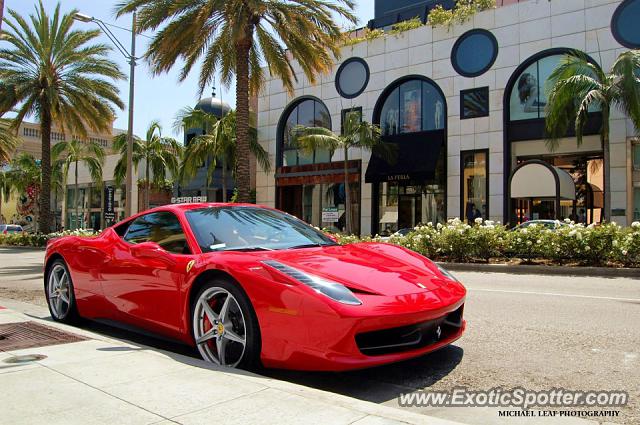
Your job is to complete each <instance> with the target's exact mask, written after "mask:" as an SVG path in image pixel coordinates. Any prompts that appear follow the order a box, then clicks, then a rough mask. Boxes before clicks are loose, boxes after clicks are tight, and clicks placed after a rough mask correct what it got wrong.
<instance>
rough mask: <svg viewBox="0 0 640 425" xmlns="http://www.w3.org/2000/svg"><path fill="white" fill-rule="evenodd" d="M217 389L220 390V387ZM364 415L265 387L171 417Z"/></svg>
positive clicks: (247, 422)
mask: <svg viewBox="0 0 640 425" xmlns="http://www.w3.org/2000/svg"><path fill="white" fill-rule="evenodd" d="M220 390H221V391H224V388H222V389H220ZM365 416H366V415H365V414H363V413H360V412H355V411H352V410H349V409H346V408H343V407H340V406H333V405H330V404H326V403H321V402H317V401H315V400H313V399H309V398H306V397H300V396H298V395H295V394H290V393H286V392H284V391H280V390H275V389H272V388H269V389H266V390H264V391H260V392H258V393H254V394H250V395H248V396H244V397H240V398H236V399H234V400H230V401H227V402H224V403H220V404H217V405H215V406H211V407H208V408H206V409H203V410H199V411H196V412H193V413H190V414H187V415H184V416H178V417H176V418H172V419H174V420H176V421H178V422H180V423H181V424H185V425H190V424H195V425H200V424H203V423H206V422H208V421H210V420H211V418H222V422H223V423H224V424H225V425H232V424H239V425H252V424H261V425H270V424H274V425H275V424H277V425H286V424H305V425H308V424H323V425H334V424H335V425H342V424H345V425H346V424H351V423H353V422H354V421H357V420H358V419H362V418H363V417H365Z"/></svg>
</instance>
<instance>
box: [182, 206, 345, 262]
mask: <svg viewBox="0 0 640 425" xmlns="http://www.w3.org/2000/svg"><path fill="white" fill-rule="evenodd" d="M186 217H187V220H188V221H189V224H190V226H191V229H192V230H193V232H194V234H195V236H196V239H197V240H198V244H199V245H200V248H201V249H202V251H203V252H212V251H233V250H240V251H242V250H245V251H248V250H274V249H289V248H293V247H297V246H308V245H312V246H314V245H335V242H333V241H332V240H331V239H329V238H328V237H327V236H326V235H324V234H323V233H322V232H320V231H318V230H316V229H314V228H313V227H311V226H309V225H307V224H305V223H304V222H303V221H301V220H298V219H297V218H295V217H293V216H291V215H289V214H285V213H281V212H280V211H275V210H270V209H266V208H257V207H211V208H202V209H197V210H190V211H187V213H186Z"/></svg>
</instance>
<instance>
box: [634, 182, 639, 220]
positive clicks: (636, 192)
mask: <svg viewBox="0 0 640 425" xmlns="http://www.w3.org/2000/svg"><path fill="white" fill-rule="evenodd" d="M633 221H640V187H635V188H633Z"/></svg>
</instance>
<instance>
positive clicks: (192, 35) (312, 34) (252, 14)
mask: <svg viewBox="0 0 640 425" xmlns="http://www.w3.org/2000/svg"><path fill="white" fill-rule="evenodd" d="M118 8H119V10H118V15H122V14H126V13H131V12H133V11H134V10H137V11H138V26H139V28H140V30H142V31H145V30H154V31H156V36H155V37H154V39H153V40H152V42H151V43H150V45H149V49H148V51H147V53H146V57H147V60H148V62H149V64H150V65H151V68H152V70H153V72H155V73H156V74H159V73H162V72H167V71H169V70H170V69H171V68H173V67H174V65H175V64H176V63H177V62H179V63H181V64H183V66H182V70H181V72H180V79H181V80H184V79H185V78H187V76H188V75H189V73H190V72H191V70H192V68H193V66H194V65H195V64H196V63H202V67H201V69H200V78H199V86H200V87H199V89H200V94H202V92H203V91H204V88H205V87H206V86H207V85H209V83H210V82H211V81H212V79H213V78H214V75H215V72H216V71H220V73H221V76H222V80H223V82H224V83H225V84H227V85H228V84H229V83H230V82H231V80H232V78H233V77H235V80H236V107H237V153H238V161H237V185H238V195H239V197H238V200H239V201H240V202H249V200H250V197H251V187H250V166H249V164H250V161H249V155H250V130H249V129H250V125H249V96H250V94H256V93H258V91H259V89H260V88H261V86H262V85H263V82H264V77H265V76H264V71H263V69H262V66H263V62H264V63H266V64H267V67H268V68H269V72H270V73H271V74H272V75H274V76H275V77H277V78H279V79H280V80H282V83H283V85H284V87H285V88H286V89H287V90H288V91H289V92H290V93H293V84H294V81H295V80H296V77H295V75H294V73H293V71H292V69H293V68H292V65H291V60H292V59H295V60H296V61H297V62H298V63H299V64H300V66H301V68H302V71H303V72H304V74H305V75H306V77H307V78H308V79H309V82H310V83H312V84H314V83H315V82H316V76H317V74H318V73H326V72H329V71H330V70H331V68H332V67H333V58H332V57H331V54H333V55H334V56H336V57H337V56H339V53H340V52H339V44H340V41H341V40H342V31H341V29H340V27H339V26H338V25H337V24H336V23H335V22H334V19H333V16H334V14H335V15H337V16H339V17H345V18H347V19H348V20H349V21H351V22H353V23H355V22H356V21H357V20H356V17H355V16H354V15H353V14H352V13H351V10H353V1H352V0H251V1H247V0H225V1H221V0H215V1H197V0H190V1H189V0H187V1H179V2H169V1H166V0H128V1H125V2H123V3H121V4H119V5H118ZM163 24H165V25H164V26H163V27H162V28H161V29H160V30H158V28H159V27H160V26H162V25H163Z"/></svg>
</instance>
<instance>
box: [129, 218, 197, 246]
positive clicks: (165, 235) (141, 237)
mask: <svg viewBox="0 0 640 425" xmlns="http://www.w3.org/2000/svg"><path fill="white" fill-rule="evenodd" d="M124 240H125V241H127V242H129V243H134V244H136V243H141V242H155V243H157V244H158V245H160V246H161V247H162V248H163V249H165V250H167V251H169V252H171V253H174V254H190V253H191V252H190V250H189V245H188V243H187V238H186V236H185V234H184V232H183V230H182V226H181V225H180V222H179V221H178V217H176V216H175V215H174V214H172V213H170V212H158V213H152V214H147V215H144V216H142V217H138V218H137V219H136V220H134V221H133V222H132V223H131V225H130V226H129V229H128V230H127V233H126V234H125V235H124Z"/></svg>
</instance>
